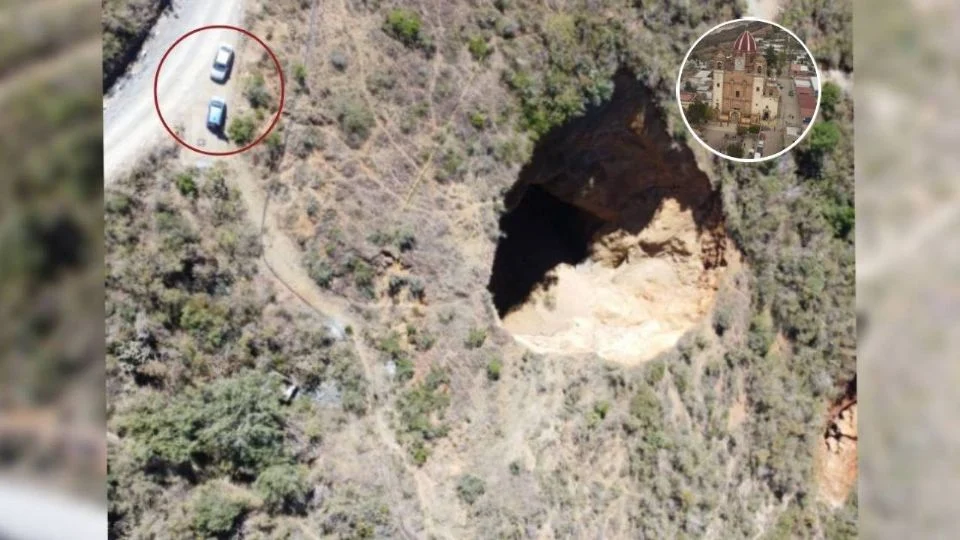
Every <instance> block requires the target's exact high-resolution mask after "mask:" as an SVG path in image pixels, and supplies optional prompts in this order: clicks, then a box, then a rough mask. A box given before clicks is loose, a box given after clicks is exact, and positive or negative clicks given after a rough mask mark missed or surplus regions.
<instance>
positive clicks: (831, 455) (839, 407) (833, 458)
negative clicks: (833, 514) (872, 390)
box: [817, 380, 857, 507]
mask: <svg viewBox="0 0 960 540" xmlns="http://www.w3.org/2000/svg"><path fill="white" fill-rule="evenodd" d="M851 392H852V393H851ZM818 462H819V463H818V467H817V471H818V476H819V478H818V484H819V487H820V497H821V498H822V499H823V500H824V501H826V502H827V503H829V504H831V505H833V506H835V507H840V506H843V503H844V502H845V501H846V499H847V497H848V496H849V495H850V492H851V491H852V490H854V489H856V485H857V394H856V380H854V381H853V382H852V383H851V385H850V387H849V388H848V391H847V395H845V396H844V397H843V398H842V399H841V400H840V401H839V402H837V403H836V404H834V405H833V406H832V407H831V408H830V413H829V416H828V420H827V429H826V431H825V432H824V437H823V446H822V447H821V448H820V451H819V455H818Z"/></svg>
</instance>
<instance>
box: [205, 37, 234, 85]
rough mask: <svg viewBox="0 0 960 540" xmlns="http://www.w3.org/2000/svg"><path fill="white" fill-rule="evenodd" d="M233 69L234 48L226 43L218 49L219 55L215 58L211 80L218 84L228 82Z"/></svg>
mask: <svg viewBox="0 0 960 540" xmlns="http://www.w3.org/2000/svg"><path fill="white" fill-rule="evenodd" d="M232 68H233V47H231V46H229V45H226V44H224V43H221V44H220V47H218V48H217V55H216V56H215V57H214V58H213V69H211V70H210V78H211V79H213V80H214V81H216V82H218V83H223V82H226V80H227V78H228V77H230V70H231V69H232Z"/></svg>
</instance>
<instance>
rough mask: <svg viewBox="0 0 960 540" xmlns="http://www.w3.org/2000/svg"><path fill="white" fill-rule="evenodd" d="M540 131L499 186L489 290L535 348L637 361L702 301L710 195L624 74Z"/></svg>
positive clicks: (711, 260)
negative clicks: (602, 97)
mask: <svg viewBox="0 0 960 540" xmlns="http://www.w3.org/2000/svg"><path fill="white" fill-rule="evenodd" d="M615 83H616V90H615V91H614V95H613V97H612V98H611V100H610V101H609V102H607V103H606V104H604V105H601V106H598V107H596V108H594V109H592V110H590V111H588V112H587V114H585V115H584V116H583V117H580V118H578V119H576V120H574V121H572V122H570V123H569V124H567V125H564V126H561V127H559V128H557V129H555V130H554V131H553V132H551V133H549V134H547V135H546V136H544V137H543V138H542V139H541V140H540V141H539V143H538V145H537V148H536V149H535V150H534V153H533V156H532V158H531V160H530V162H529V163H528V164H527V165H526V166H525V167H524V168H523V169H522V170H521V172H520V177H519V179H518V180H517V182H516V183H515V184H514V186H513V187H512V188H511V190H510V191H509V192H508V193H507V195H506V200H505V205H506V209H507V211H506V213H504V214H503V216H502V217H501V219H500V232H501V239H500V242H499V244H498V245H497V250H496V254H495V257H494V262H493V269H492V272H491V277H490V283H489V286H488V288H489V290H490V292H491V294H492V296H493V302H494V305H495V306H496V308H497V312H498V313H499V315H500V318H501V320H502V322H503V325H504V327H505V328H506V329H507V330H508V331H509V332H511V333H512V334H513V335H514V337H516V338H517V339H518V340H519V341H521V342H522V343H524V344H525V345H526V346H528V347H530V348H532V349H534V350H537V351H539V352H554V353H597V354H598V355H599V356H601V357H603V358H606V359H609V360H614V361H621V362H627V363H632V362H638V361H643V360H646V359H649V358H652V357H653V356H655V355H656V354H658V353H660V352H662V351H664V350H666V349H669V348H671V347H673V346H674V345H675V344H676V342H677V340H678V339H679V338H680V336H682V335H683V334H684V333H685V332H687V331H688V330H690V329H691V328H693V327H694V326H696V325H697V324H699V323H700V322H701V321H702V320H703V319H704V318H705V317H706V316H707V315H708V314H709V312H710V311H711V310H712V306H713V299H714V296H715V294H716V290H717V286H718V283H719V279H720V277H721V275H722V272H723V270H724V269H725V268H726V266H727V264H728V259H730V258H731V256H732V252H731V247H730V246H729V242H728V241H727V239H726V237H725V235H724V229H723V216H722V213H721V206H720V200H719V196H718V194H717V192H715V191H714V190H713V189H712V188H711V185H710V181H709V179H708V178H707V176H706V175H705V174H704V173H703V172H702V171H701V170H700V169H699V168H698V167H697V166H696V163H695V159H694V156H693V154H692V152H691V151H690V149H689V148H687V147H686V146H685V145H682V144H678V143H677V142H676V141H674V140H673V139H672V138H671V137H670V136H669V135H668V134H667V131H666V127H665V122H664V120H663V117H662V111H660V110H659V109H658V108H657V107H656V106H655V104H654V103H653V102H652V99H651V95H650V93H649V91H648V90H647V89H646V88H644V86H643V85H642V84H640V83H639V82H637V80H636V79H635V78H634V77H633V76H631V75H629V74H625V73H622V74H620V75H618V76H617V77H616V79H615Z"/></svg>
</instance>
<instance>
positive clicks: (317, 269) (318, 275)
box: [307, 255, 334, 289]
mask: <svg viewBox="0 0 960 540" xmlns="http://www.w3.org/2000/svg"><path fill="white" fill-rule="evenodd" d="M307 274H308V275H309V276H310V279H312V280H313V281H315V282H316V283H317V285H319V286H321V287H323V288H324V289H326V288H328V287H330V283H331V282H333V278H334V272H333V268H332V267H331V266H330V264H329V263H327V261H325V260H322V259H321V258H320V257H319V256H317V255H312V256H308V257H307Z"/></svg>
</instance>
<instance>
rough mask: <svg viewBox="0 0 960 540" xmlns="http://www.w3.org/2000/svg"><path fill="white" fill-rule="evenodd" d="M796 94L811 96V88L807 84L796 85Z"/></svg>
mask: <svg viewBox="0 0 960 540" xmlns="http://www.w3.org/2000/svg"><path fill="white" fill-rule="evenodd" d="M797 95H800V96H812V95H813V88H810V87H809V86H798V87H797Z"/></svg>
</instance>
